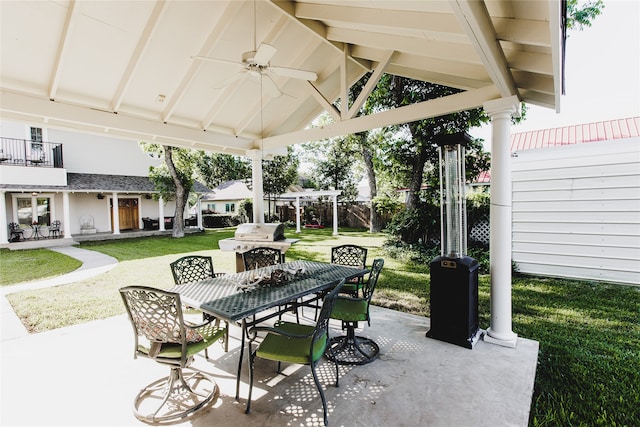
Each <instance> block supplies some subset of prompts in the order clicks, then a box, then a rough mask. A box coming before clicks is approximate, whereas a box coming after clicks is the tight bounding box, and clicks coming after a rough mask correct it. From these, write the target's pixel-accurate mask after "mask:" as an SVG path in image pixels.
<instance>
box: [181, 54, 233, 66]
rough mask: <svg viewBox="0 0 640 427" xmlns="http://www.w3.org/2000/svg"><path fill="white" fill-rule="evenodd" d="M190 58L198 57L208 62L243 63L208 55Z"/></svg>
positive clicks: (197, 57) (196, 57)
mask: <svg viewBox="0 0 640 427" xmlns="http://www.w3.org/2000/svg"><path fill="white" fill-rule="evenodd" d="M191 59H198V60H201V61H209V62H222V63H225V64H234V65H244V64H243V63H242V62H238V61H229V60H228V59H218V58H210V57H208V56H192V57H191Z"/></svg>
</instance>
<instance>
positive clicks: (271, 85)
mask: <svg viewBox="0 0 640 427" xmlns="http://www.w3.org/2000/svg"><path fill="white" fill-rule="evenodd" d="M256 25H257V24H256V2H255V1H254V2H253V50H250V51H248V52H244V53H243V54H242V60H241V61H230V60H227V59H220V58H211V57H208V56H193V57H192V58H193V59H199V60H203V61H212V62H222V63H227V64H235V65H239V66H241V68H240V70H239V71H238V72H237V73H236V74H233V75H232V76H230V77H228V78H226V79H224V80H222V81H221V82H219V83H218V84H217V85H216V88H223V87H225V86H228V85H229V84H231V83H233V82H235V81H238V80H242V79H245V78H247V77H251V78H260V79H261V81H260V83H261V84H262V85H263V87H264V89H265V90H266V91H267V93H268V94H269V95H270V96H272V97H276V98H277V97H279V96H281V95H282V91H281V90H280V88H279V87H278V85H277V84H276V82H275V81H274V80H273V78H272V77H271V76H272V75H274V76H282V77H288V78H293V79H300V80H307V81H315V80H316V79H317V78H318V75H317V74H316V73H314V72H312V71H306V70H301V69H297V68H286V67H277V66H273V65H271V63H270V61H271V58H273V56H274V55H275V54H276V52H277V51H278V49H276V48H275V47H274V46H271V45H270V44H267V43H260V46H257V47H256V45H257V43H256V33H257V31H256Z"/></svg>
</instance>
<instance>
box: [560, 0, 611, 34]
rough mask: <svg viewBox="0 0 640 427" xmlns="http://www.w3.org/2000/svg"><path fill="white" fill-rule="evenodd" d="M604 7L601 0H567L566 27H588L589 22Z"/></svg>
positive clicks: (578, 28) (579, 28)
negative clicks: (580, 0) (581, 0)
mask: <svg viewBox="0 0 640 427" xmlns="http://www.w3.org/2000/svg"><path fill="white" fill-rule="evenodd" d="M602 9H604V2H603V1H602V0H595V1H586V2H580V3H578V0H567V28H568V29H570V30H572V29H577V30H580V31H582V30H583V29H584V27H585V26H586V27H590V26H591V23H592V21H593V20H594V19H596V17H597V16H598V15H600V14H601V13H602Z"/></svg>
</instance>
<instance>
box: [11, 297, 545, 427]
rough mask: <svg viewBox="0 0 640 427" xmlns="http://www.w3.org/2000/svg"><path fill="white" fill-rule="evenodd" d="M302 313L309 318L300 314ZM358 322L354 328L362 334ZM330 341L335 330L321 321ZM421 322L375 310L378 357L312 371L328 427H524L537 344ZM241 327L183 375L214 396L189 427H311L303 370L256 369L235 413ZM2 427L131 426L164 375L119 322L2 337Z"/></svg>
mask: <svg viewBox="0 0 640 427" xmlns="http://www.w3.org/2000/svg"><path fill="white" fill-rule="evenodd" d="M305 314H306V315H308V316H311V315H312V310H307V313H305ZM362 326H364V325H361V327H362ZM332 328H333V331H332V334H335V335H337V334H341V333H342V331H340V328H339V325H338V324H337V323H336V324H332ZM428 329H429V319H427V318H424V317H418V316H413V315H408V314H404V313H399V312H396V311H393V310H388V309H383V308H378V307H374V308H373V310H372V324H371V326H370V327H368V326H364V328H363V329H362V330H360V331H359V334H360V335H365V336H368V337H371V338H373V339H374V340H375V341H376V342H377V343H378V344H379V345H380V348H381V355H380V357H379V359H377V360H376V361H374V362H373V363H370V364H368V365H364V366H354V367H351V366H343V367H341V368H340V386H339V387H337V388H336V387H334V385H333V384H334V382H333V381H334V379H333V372H334V370H333V366H332V365H330V364H329V363H328V362H326V361H324V362H322V363H321V365H320V366H319V376H320V380H321V382H322V383H323V385H324V388H325V393H326V396H327V401H328V404H329V424H330V425H331V426H345V427H352V426H447V427H451V426H475V427H478V426H491V427H495V426H526V425H527V423H528V416H529V410H530V405H531V397H532V392H533V383H534V377H535V370H536V363H537V355H538V343H537V342H536V341H531V340H527V339H522V338H519V339H518V345H517V348H515V349H510V348H504V347H500V346H497V345H494V344H489V343H485V342H484V341H482V340H480V342H478V344H477V345H476V346H475V348H474V349H473V350H468V349H466V348H462V347H459V346H455V345H452V344H447V343H444V342H441V341H437V340H434V339H431V338H426V337H425V332H426V331H427V330H428ZM239 333H240V329H239V328H237V327H235V326H232V327H231V339H230V341H229V347H230V348H229V352H227V353H225V352H224V351H223V350H222V347H221V346H219V345H217V344H214V345H213V346H212V347H211V348H210V351H209V353H210V358H211V360H210V361H207V360H206V359H204V357H203V356H202V355H198V356H197V357H196V360H195V362H194V364H193V366H194V367H197V368H199V369H202V370H203V371H205V372H208V373H210V374H212V375H213V376H214V378H215V380H216V382H217V383H218V385H219V387H220V396H219V398H218V399H217V400H216V401H215V402H214V403H212V404H211V405H210V406H209V407H208V408H207V409H204V410H202V411H201V412H199V413H198V414H197V415H196V416H195V417H194V418H192V419H191V420H190V421H187V422H183V423H179V424H177V425H185V426H186V425H193V426H220V427H225V426H266V427H270V426H274V427H275V426H278V427H280V426H320V425H322V404H321V402H320V398H319V396H318V394H317V390H316V388H315V385H314V383H313V380H312V377H311V373H310V370H309V368H308V367H307V366H298V365H292V366H289V367H288V368H287V369H286V370H285V373H287V374H288V375H289V376H288V377H284V376H282V375H280V376H278V375H277V374H276V364H275V363H274V362H269V361H265V360H257V362H256V380H255V385H254V393H253V403H252V412H251V414H249V415H246V414H245V413H244V410H245V407H246V398H247V392H248V383H247V381H248V367H247V365H246V363H245V365H244V367H243V375H242V384H241V390H240V400H239V401H235V399H234V395H235V372H236V368H237V361H238V357H239V343H240V340H239ZM1 357H2V358H1V364H2V371H1V372H2V380H1V382H2V395H1V396H0V399H1V401H2V404H1V414H2V415H1V416H0V422H1V424H2V426H21V425H22V426H26V425H31V426H33V425H38V426H76V425H77V426H80V425H81V426H138V425H145V424H144V423H142V422H140V421H138V420H137V419H136V418H135V417H134V416H133V413H132V403H133V398H134V396H135V395H136V394H137V392H138V391H139V390H140V389H141V388H142V387H143V386H145V385H147V384H148V383H150V382H152V381H154V380H156V379H158V378H160V377H162V376H165V375H166V374H167V372H168V369H167V368H165V367H164V366H161V365H159V364H157V363H155V362H153V361H151V360H148V359H142V358H139V359H137V360H134V359H133V335H132V331H131V326H130V324H129V321H128V319H127V318H126V317H125V316H124V315H122V316H116V317H112V318H108V319H105V320H99V321H94V322H90V323H86V324H82V325H77V326H72V327H68V328H63V329H58V330H54V331H50V332H45V333H40V334H35V335H30V336H26V337H18V338H13V339H3V341H2V351H1Z"/></svg>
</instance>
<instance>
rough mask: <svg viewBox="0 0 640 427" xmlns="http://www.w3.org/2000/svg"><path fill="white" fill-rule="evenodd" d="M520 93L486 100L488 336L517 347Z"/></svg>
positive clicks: (487, 339) (495, 342) (486, 337)
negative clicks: (515, 210)
mask: <svg viewBox="0 0 640 427" xmlns="http://www.w3.org/2000/svg"><path fill="white" fill-rule="evenodd" d="M518 107H519V101H518V98H517V97H516V96H511V97H509V98H501V99H497V100H493V101H489V102H486V103H485V104H484V110H485V112H486V113H487V114H489V115H490V116H491V125H492V137H491V211H490V221H491V237H490V243H489V244H490V264H491V266H490V274H491V297H490V299H491V325H490V327H489V329H487V333H486V334H485V336H484V340H485V341H487V342H491V343H493V344H498V345H501V346H504V347H511V348H515V346H516V342H517V339H518V335H516V334H515V333H514V332H513V331H512V330H511V328H512V322H511V320H512V319H511V316H512V311H511V299H512V296H511V245H512V239H511V134H510V127H511V116H512V115H513V114H514V113H516V112H517V111H518Z"/></svg>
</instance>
